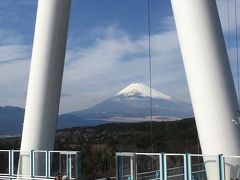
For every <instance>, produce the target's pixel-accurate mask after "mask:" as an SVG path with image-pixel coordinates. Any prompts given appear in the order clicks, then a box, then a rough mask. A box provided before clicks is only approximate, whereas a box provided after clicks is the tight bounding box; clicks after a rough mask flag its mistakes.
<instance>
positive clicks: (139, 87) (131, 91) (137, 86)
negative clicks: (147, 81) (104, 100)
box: [114, 83, 174, 100]
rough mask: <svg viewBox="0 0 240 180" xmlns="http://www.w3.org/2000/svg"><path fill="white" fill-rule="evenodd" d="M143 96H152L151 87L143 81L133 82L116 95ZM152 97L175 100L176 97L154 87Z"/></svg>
mask: <svg viewBox="0 0 240 180" xmlns="http://www.w3.org/2000/svg"><path fill="white" fill-rule="evenodd" d="M134 95H137V96H141V97H150V87H148V86H146V85H144V84H142V83H132V84H130V85H129V86H127V87H126V88H124V89H123V90H121V91H120V92H118V93H117V94H116V95H115V96H114V97H118V96H127V97H129V96H134ZM152 98H156V99H166V100H173V99H174V98H172V97H170V96H168V95H166V94H164V93H162V92H159V91H157V90H155V89H153V88H152Z"/></svg>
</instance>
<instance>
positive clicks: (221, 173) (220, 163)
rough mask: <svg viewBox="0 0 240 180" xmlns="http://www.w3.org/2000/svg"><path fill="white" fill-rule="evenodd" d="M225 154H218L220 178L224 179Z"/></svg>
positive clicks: (220, 179)
mask: <svg viewBox="0 0 240 180" xmlns="http://www.w3.org/2000/svg"><path fill="white" fill-rule="evenodd" d="M223 158H224V157H223V155H222V154H219V155H218V173H219V180H224V179H225V178H224V177H225V176H224V170H223V168H224V159H223Z"/></svg>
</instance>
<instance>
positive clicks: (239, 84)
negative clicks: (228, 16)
mask: <svg viewBox="0 0 240 180" xmlns="http://www.w3.org/2000/svg"><path fill="white" fill-rule="evenodd" d="M234 7H235V37H236V41H235V42H236V55H237V95H238V103H239V91H240V87H239V86H240V83H239V53H238V18H237V0H235V3H234Z"/></svg>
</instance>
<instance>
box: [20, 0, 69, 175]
mask: <svg viewBox="0 0 240 180" xmlns="http://www.w3.org/2000/svg"><path fill="white" fill-rule="evenodd" d="M70 6H71V0H39V1H38V8H37V19H36V26H35V36H34V43H33V51H32V62H31V69H30V77H29V84H28V92H27V101H26V109H25V117H24V125H23V133H22V143H21V151H22V153H21V154H22V155H24V153H23V151H30V150H52V149H53V148H54V140H55V131H56V123H57V116H58V109H59V101H60V94H61V85H62V76H63V67H64V59H65V51H66V42H67V32H68V23H69V14H70ZM24 157H25V156H22V157H21V158H20V160H22V161H21V162H22V166H21V162H20V167H19V169H20V171H21V169H24V168H25V167H26V168H25V169H27V168H28V167H27V166H28V163H26V162H27V161H28V160H26V161H25V162H24ZM26 159H29V156H26ZM22 171H23V173H24V172H27V171H26V170H22Z"/></svg>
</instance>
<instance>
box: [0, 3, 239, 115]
mask: <svg viewBox="0 0 240 180" xmlns="http://www.w3.org/2000/svg"><path fill="white" fill-rule="evenodd" d="M217 3H218V8H219V13H220V17H221V21H222V26H223V30H224V34H225V37H226V40H228V39H227V38H228V33H230V35H231V49H230V52H231V56H232V57H235V53H236V47H235V45H234V31H235V25H234V19H233V18H234V16H233V15H234V7H233V3H234V0H230V9H231V12H230V18H231V19H230V29H228V26H227V24H228V21H227V8H226V7H227V1H226V0H217ZM238 9H239V11H240V3H239V2H238ZM36 10H37V0H21V1H19V0H1V1H0V72H1V76H0V87H1V88H0V105H1V106H5V105H12V106H20V107H24V106H25V99H26V92H27V83H28V75H29V66H30V60H31V50H32V43H33V35H34V25H35V17H36ZM238 14H240V12H238ZM238 25H240V18H239V22H238ZM151 27H152V31H151V34H152V76H153V78H152V80H153V81H152V85H153V88H155V89H157V90H160V91H162V92H164V93H166V94H168V95H170V96H173V97H176V98H178V99H181V100H185V101H188V102H190V97H189V92H188V87H187V82H186V77H185V73H184V69H183V64H182V59H181V53H180V49H179V44H178V39H177V34H176V29H175V24H174V19H173V16H172V9H171V4H170V1H169V0H151ZM147 32H148V29H147V0H121V1H117V0H73V2H72V11H71V19H70V26H69V36H68V44H67V54H66V63H65V69H64V78H63V87H62V97H61V104H60V113H65V112H69V111H75V110H80V109H84V108H87V107H90V106H92V105H94V104H96V103H98V102H101V101H102V100H105V99H107V98H108V97H110V96H113V95H114V94H115V93H117V92H118V91H119V90H120V89H122V88H124V87H125V86H127V85H129V84H130V83H132V82H141V83H144V84H146V85H148V84H149V72H148V69H149V67H148V58H147V55H148V54H147V50H148V49H147V48H148V44H147ZM239 34H240V32H239ZM235 63H236V59H235V58H232V60H231V64H232V66H233V67H234V68H233V69H232V71H233V74H234V77H236V66H235V65H234V64H235Z"/></svg>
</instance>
